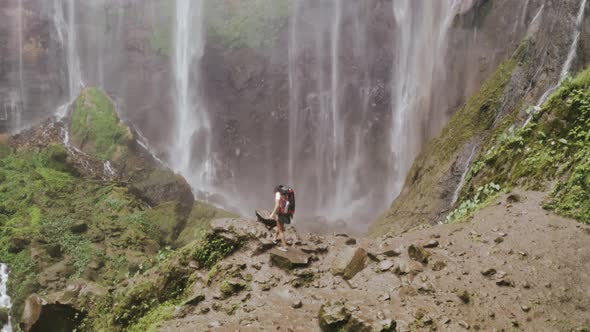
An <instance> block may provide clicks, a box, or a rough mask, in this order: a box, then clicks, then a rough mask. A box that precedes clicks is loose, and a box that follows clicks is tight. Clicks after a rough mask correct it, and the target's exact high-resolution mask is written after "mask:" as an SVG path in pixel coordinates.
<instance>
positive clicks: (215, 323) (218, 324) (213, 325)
mask: <svg viewBox="0 0 590 332" xmlns="http://www.w3.org/2000/svg"><path fill="white" fill-rule="evenodd" d="M221 325H222V324H221V322H220V321H218V320H214V321H212V322H209V325H208V326H209V327H210V328H212V329H215V328H219V327H221Z"/></svg>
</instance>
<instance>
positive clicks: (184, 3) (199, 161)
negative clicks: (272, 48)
mask: <svg viewBox="0 0 590 332" xmlns="http://www.w3.org/2000/svg"><path fill="white" fill-rule="evenodd" d="M203 10H204V6H203V0H177V1H176V23H175V27H174V28H175V29H174V56H173V71H174V80H175V86H174V91H173V95H174V101H175V115H176V125H175V129H174V130H175V135H174V141H173V142H172V152H171V157H170V158H171V159H170V164H171V166H172V168H173V169H174V170H175V171H177V172H179V173H181V174H182V175H184V176H185V178H187V180H188V181H189V183H190V184H191V185H192V186H193V188H199V189H201V190H210V189H211V187H210V184H211V181H212V179H213V178H214V172H215V170H214V166H213V161H212V158H211V139H210V135H211V126H210V123H209V117H208V115H207V112H206V109H205V105H204V103H203V102H202V98H201V95H200V91H201V86H200V84H201V81H200V79H201V77H200V65H201V59H202V57H203V52H204V46H205V41H204V38H205V35H204V31H203V30H204V26H203V18H204V16H203Z"/></svg>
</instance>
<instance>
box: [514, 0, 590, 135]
mask: <svg viewBox="0 0 590 332" xmlns="http://www.w3.org/2000/svg"><path fill="white" fill-rule="evenodd" d="M586 2H587V0H581V1H580V9H578V15H577V16H576V21H575V23H574V24H575V25H574V33H573V38H572V43H571V44H570V48H569V51H568V53H567V57H566V59H565V62H564V63H563V66H562V68H561V72H560V73H559V80H558V81H557V83H556V84H554V85H552V86H551V87H549V89H547V91H545V93H543V95H542V96H541V98H539V101H537V104H536V105H535V107H534V108H533V112H531V114H529V116H528V118H527V119H526V121H525V122H524V124H523V125H522V127H523V128H524V127H526V126H527V125H528V124H529V123H530V122H531V120H532V119H533V116H534V115H535V113H537V112H539V111H540V110H541V107H543V104H544V103H545V102H546V101H547V99H549V96H551V95H552V94H553V93H554V92H555V91H557V89H559V86H560V85H561V84H562V83H563V81H564V80H565V79H566V78H567V77H568V75H569V72H570V70H571V67H572V64H573V62H574V59H575V58H576V53H577V50H578V44H579V42H580V34H581V33H582V23H583V22H584V11H585V10H586ZM541 9H542V8H541ZM537 15H538V14H537ZM533 21H534V20H533Z"/></svg>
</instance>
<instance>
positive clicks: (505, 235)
mask: <svg viewBox="0 0 590 332" xmlns="http://www.w3.org/2000/svg"><path fill="white" fill-rule="evenodd" d="M498 235H499V236H501V237H507V236H508V234H506V233H502V232H500V233H498Z"/></svg>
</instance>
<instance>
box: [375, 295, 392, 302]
mask: <svg viewBox="0 0 590 332" xmlns="http://www.w3.org/2000/svg"><path fill="white" fill-rule="evenodd" d="M378 299H379V301H383V302H385V301H389V300H391V295H389V293H384V294H381V295H379V297H378Z"/></svg>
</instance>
